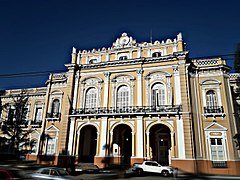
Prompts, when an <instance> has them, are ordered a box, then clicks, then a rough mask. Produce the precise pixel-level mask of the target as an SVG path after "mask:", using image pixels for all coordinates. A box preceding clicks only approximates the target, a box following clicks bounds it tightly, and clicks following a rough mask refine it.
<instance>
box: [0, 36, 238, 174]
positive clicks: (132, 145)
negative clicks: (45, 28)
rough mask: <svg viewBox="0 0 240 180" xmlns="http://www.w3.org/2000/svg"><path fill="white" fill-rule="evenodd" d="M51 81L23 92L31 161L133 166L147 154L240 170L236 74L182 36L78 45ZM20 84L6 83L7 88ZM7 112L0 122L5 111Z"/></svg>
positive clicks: (207, 169) (180, 163)
mask: <svg viewBox="0 0 240 180" xmlns="http://www.w3.org/2000/svg"><path fill="white" fill-rule="evenodd" d="M65 66H66V68H67V69H68V70H67V72H65V73H60V74H51V75H50V76H49V79H48V80H47V82H46V84H47V87H43V88H35V89H27V91H29V93H30V94H31V96H30V98H29V103H28V106H27V108H28V114H27V115H28V125H27V127H26V128H30V127H32V128H34V131H33V132H32V133H31V135H30V138H31V139H34V140H35V141H36V145H35V146H34V147H33V148H34V151H33V153H32V154H28V155H27V159H37V160H38V162H39V163H51V164H59V165H61V164H63V162H64V161H65V160H66V159H68V158H69V157H73V158H74V159H75V164H78V163H81V162H90V163H94V164H95V165H97V166H98V167H100V168H102V167H105V166H108V165H109V164H129V165H130V164H133V163H137V162H142V161H143V160H146V159H151V160H156V161H158V162H159V163H161V164H165V165H171V166H174V167H178V168H180V169H182V170H184V171H189V172H197V173H215V174H216V173H217V174H232V175H236V174H238V175H239V173H240V172H239V171H238V170H237V169H239V168H240V162H239V160H240V152H239V150H237V148H236V144H235V142H234V139H233V136H234V135H235V134H237V133H239V130H240V125H239V113H240V112H239V109H240V108H239V106H240V96H239V93H240V91H239V81H240V74H231V73H229V70H230V67H229V66H227V65H226V61H225V60H224V59H221V58H212V59H198V60H197V59H190V58H188V51H187V50H186V48H185V44H184V41H183V39H182V34H181V33H179V34H178V35H177V37H176V38H175V39H167V40H163V41H158V40H157V41H155V42H142V43H138V42H137V41H136V40H135V39H133V38H132V37H131V36H129V35H128V34H126V33H123V34H122V35H121V36H120V37H119V38H118V39H117V40H116V41H115V42H113V44H112V47H110V48H104V47H103V48H101V49H92V50H82V51H77V50H76V49H75V48H73V51H72V60H71V62H70V64H66V65H65ZM18 91H20V90H7V91H6V92H5V94H3V95H2V102H6V101H8V100H9V97H8V95H9V94H11V93H18ZM6 116H7V114H6V115H5V116H4V114H3V115H2V119H4V117H6Z"/></svg>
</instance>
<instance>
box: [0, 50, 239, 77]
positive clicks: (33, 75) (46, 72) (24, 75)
mask: <svg viewBox="0 0 240 180" xmlns="http://www.w3.org/2000/svg"><path fill="white" fill-rule="evenodd" d="M235 55H239V54H237V53H234V54H222V55H211V56H201V57H190V59H195V60H198V59H199V60H200V59H204V58H216V57H229V56H235ZM225 60H226V61H230V59H225ZM232 60H234V59H231V61H232ZM63 71H64V70H49V71H32V72H25V73H11V74H0V78H18V77H20V78H21V77H30V76H31V77H37V76H46V75H49V73H60V72H63Z"/></svg>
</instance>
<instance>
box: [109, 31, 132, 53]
mask: <svg viewBox="0 0 240 180" xmlns="http://www.w3.org/2000/svg"><path fill="white" fill-rule="evenodd" d="M134 45H136V40H135V39H133V38H132V37H131V36H128V35H127V33H125V32H124V33H122V35H121V37H120V38H117V40H116V41H115V42H114V43H113V45H112V48H113V49H120V48H128V47H132V46H134Z"/></svg>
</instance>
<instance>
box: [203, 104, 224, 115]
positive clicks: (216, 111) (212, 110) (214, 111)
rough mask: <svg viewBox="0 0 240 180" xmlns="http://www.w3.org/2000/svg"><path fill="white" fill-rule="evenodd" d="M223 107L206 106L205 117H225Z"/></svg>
mask: <svg viewBox="0 0 240 180" xmlns="http://www.w3.org/2000/svg"><path fill="white" fill-rule="evenodd" d="M224 115H225V113H224V111H223V107H222V106H206V107H204V116H224Z"/></svg>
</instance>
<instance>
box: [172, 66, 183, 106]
mask: <svg viewBox="0 0 240 180" xmlns="http://www.w3.org/2000/svg"><path fill="white" fill-rule="evenodd" d="M173 71H174V73H173V74H174V84H175V97H176V105H181V104H182V99H181V87H180V75H179V69H178V66H174V67H173Z"/></svg>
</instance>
